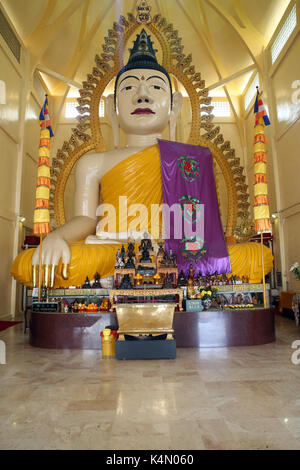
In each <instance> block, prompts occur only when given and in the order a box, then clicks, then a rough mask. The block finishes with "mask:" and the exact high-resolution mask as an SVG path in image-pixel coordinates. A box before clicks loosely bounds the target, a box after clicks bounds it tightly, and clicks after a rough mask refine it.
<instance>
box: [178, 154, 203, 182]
mask: <svg viewBox="0 0 300 470" xmlns="http://www.w3.org/2000/svg"><path fill="white" fill-rule="evenodd" d="M177 165H178V168H179V170H180V175H181V176H182V178H184V179H185V181H187V182H188V183H192V182H193V181H196V179H198V177H199V171H200V170H199V165H198V162H197V160H195V159H194V158H192V157H186V156H185V155H181V157H179V158H178V163H177Z"/></svg>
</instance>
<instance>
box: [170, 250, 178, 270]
mask: <svg viewBox="0 0 300 470" xmlns="http://www.w3.org/2000/svg"><path fill="white" fill-rule="evenodd" d="M169 258H170V263H171V265H172V267H173V268H176V266H177V255H176V253H173V250H172V249H170V253H169Z"/></svg>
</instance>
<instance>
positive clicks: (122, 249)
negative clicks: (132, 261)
mask: <svg viewBox="0 0 300 470" xmlns="http://www.w3.org/2000/svg"><path fill="white" fill-rule="evenodd" d="M125 256H126V252H125V248H124V245H122V248H121V257H122V261H123V263H125Z"/></svg>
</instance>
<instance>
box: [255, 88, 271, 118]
mask: <svg viewBox="0 0 300 470" xmlns="http://www.w3.org/2000/svg"><path fill="white" fill-rule="evenodd" d="M254 114H255V125H257V124H262V125H263V126H269V125H270V124H271V123H270V120H269V117H268V115H267V111H266V109H265V107H264V104H263V101H262V99H261V94H260V93H259V91H258V89H257V95H256V100H255V104H254Z"/></svg>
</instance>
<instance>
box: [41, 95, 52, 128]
mask: <svg viewBox="0 0 300 470" xmlns="http://www.w3.org/2000/svg"><path fill="white" fill-rule="evenodd" d="M40 126H41V128H42V129H46V128H47V129H49V132H50V137H53V136H54V134H53V132H52V127H51V124H50V116H49V110H48V95H46V99H45V103H44V105H43V107H42V109H41V112H40Z"/></svg>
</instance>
